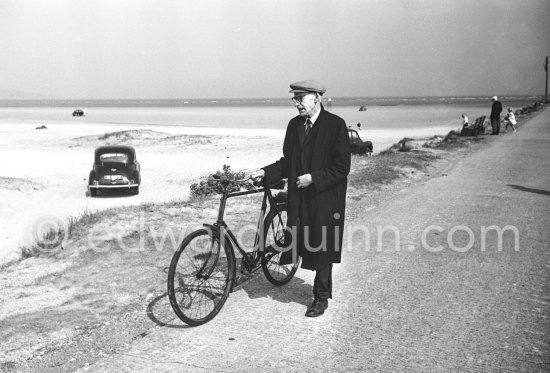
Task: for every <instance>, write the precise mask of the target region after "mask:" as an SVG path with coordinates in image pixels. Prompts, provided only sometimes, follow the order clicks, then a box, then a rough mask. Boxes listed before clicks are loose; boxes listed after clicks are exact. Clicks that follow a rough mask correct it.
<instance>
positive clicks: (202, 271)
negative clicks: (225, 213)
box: [168, 229, 235, 326]
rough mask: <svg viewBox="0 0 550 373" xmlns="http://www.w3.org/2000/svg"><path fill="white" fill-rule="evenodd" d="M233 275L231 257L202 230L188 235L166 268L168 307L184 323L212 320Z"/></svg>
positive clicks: (213, 236)
mask: <svg viewBox="0 0 550 373" xmlns="http://www.w3.org/2000/svg"><path fill="white" fill-rule="evenodd" d="M234 278H235V256H234V254H233V250H232V248H231V247H230V244H229V243H228V242H223V243H220V240H219V237H218V236H216V234H215V233H214V232H211V231H208V230H206V229H200V230H197V231H195V232H193V233H191V234H189V235H188V236H187V237H186V238H185V239H184V240H183V242H182V243H181V245H180V247H179V249H178V250H177V251H176V252H175V253H174V256H173V257H172V261H171V263H170V269H169V271H168V297H169V298H170V304H171V305H172V309H173V310H174V312H175V313H176V315H178V317H179V318H180V319H181V320H182V321H183V322H185V323H186V324H188V325H191V326H197V325H201V324H204V323H206V322H208V321H210V320H212V319H213V318H214V317H215V316H216V315H217V314H218V312H219V311H220V310H221V308H222V307H223V305H224V303H225V301H226V299H227V297H228V296H229V293H230V291H231V285H232V283H233V279H234Z"/></svg>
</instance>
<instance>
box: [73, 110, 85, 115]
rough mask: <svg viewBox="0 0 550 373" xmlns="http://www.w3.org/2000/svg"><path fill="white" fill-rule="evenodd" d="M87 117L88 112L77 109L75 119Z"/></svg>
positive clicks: (74, 112)
mask: <svg viewBox="0 0 550 373" xmlns="http://www.w3.org/2000/svg"><path fill="white" fill-rule="evenodd" d="M84 116H86V112H85V111H84V110H82V109H76V110H75V111H73V117H84Z"/></svg>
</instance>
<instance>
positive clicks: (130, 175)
mask: <svg viewBox="0 0 550 373" xmlns="http://www.w3.org/2000/svg"><path fill="white" fill-rule="evenodd" d="M140 183H141V174H140V166H139V162H138V161H137V159H136V150H135V149H134V148H133V147H131V146H124V145H109V146H100V147H99V148H97V149H96V150H95V155H94V165H93V167H92V171H90V177H89V179H88V189H89V190H90V196H91V197H95V196H97V195H98V194H100V193H101V191H102V190H106V189H127V190H128V191H130V192H132V193H133V194H139V185H140Z"/></svg>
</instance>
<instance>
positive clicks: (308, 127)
mask: <svg viewBox="0 0 550 373" xmlns="http://www.w3.org/2000/svg"><path fill="white" fill-rule="evenodd" d="M312 125H313V123H311V120H310V119H309V118H307V120H306V136H305V137H307V135H308V134H309V131H311V126H312Z"/></svg>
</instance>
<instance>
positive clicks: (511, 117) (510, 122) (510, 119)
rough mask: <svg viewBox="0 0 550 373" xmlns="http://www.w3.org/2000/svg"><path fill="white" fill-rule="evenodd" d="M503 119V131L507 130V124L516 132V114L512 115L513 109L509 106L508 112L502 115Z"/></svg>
mask: <svg viewBox="0 0 550 373" xmlns="http://www.w3.org/2000/svg"><path fill="white" fill-rule="evenodd" d="M504 119H505V120H506V127H505V128H504V132H505V133H506V132H508V126H511V127H512V129H513V130H514V132H516V124H518V122H517V121H516V116H515V115H514V109H512V108H511V107H509V108H508V114H506V115H505V116H504Z"/></svg>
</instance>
